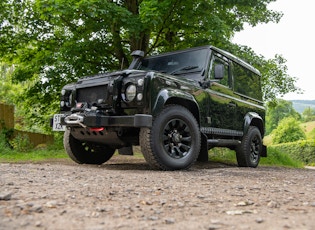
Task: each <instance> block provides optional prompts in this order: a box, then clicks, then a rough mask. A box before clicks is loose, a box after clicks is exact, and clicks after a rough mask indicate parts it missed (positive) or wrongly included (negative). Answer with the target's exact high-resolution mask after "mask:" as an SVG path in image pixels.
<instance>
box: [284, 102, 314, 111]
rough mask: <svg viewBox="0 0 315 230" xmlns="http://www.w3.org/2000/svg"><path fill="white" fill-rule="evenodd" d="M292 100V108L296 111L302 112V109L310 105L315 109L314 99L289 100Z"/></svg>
mask: <svg viewBox="0 0 315 230" xmlns="http://www.w3.org/2000/svg"><path fill="white" fill-rule="evenodd" d="M290 101H291V102H292V106H293V108H294V109H295V110H296V111H297V112H298V113H303V111H304V110H305V109H306V108H308V107H310V108H312V109H315V100H290Z"/></svg>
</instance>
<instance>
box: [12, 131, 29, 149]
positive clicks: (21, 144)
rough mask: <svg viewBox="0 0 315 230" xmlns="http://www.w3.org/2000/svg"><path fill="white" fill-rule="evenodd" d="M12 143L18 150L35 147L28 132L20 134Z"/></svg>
mask: <svg viewBox="0 0 315 230" xmlns="http://www.w3.org/2000/svg"><path fill="white" fill-rule="evenodd" d="M10 143H11V145H12V147H13V149H14V150H16V151H18V152H28V151H30V150H32V149H33V146H32V144H31V142H30V139H29V137H28V136H27V135H26V134H18V135H17V136H16V137H15V138H14V139H13V140H12V141H11V142H10Z"/></svg>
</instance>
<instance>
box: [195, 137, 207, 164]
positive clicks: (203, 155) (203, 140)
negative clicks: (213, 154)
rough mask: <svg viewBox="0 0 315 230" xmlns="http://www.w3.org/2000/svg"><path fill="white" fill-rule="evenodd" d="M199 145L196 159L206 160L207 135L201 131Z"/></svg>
mask: <svg viewBox="0 0 315 230" xmlns="http://www.w3.org/2000/svg"><path fill="white" fill-rule="evenodd" d="M200 136H201V147H200V152H199V156H198V158H197V161H200V162H208V143H207V136H206V135H205V134H203V133H201V135H200Z"/></svg>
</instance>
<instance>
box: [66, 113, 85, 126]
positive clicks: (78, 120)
mask: <svg viewBox="0 0 315 230" xmlns="http://www.w3.org/2000/svg"><path fill="white" fill-rule="evenodd" d="M83 121H84V117H83V116H81V115H78V114H71V115H69V116H67V117H65V123H66V124H68V125H80V126H82V127H83V128H86V125H84V124H83Z"/></svg>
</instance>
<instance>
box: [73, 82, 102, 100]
mask: <svg viewBox="0 0 315 230" xmlns="http://www.w3.org/2000/svg"><path fill="white" fill-rule="evenodd" d="M98 99H103V100H106V99H107V85H100V86H93V87H88V88H81V89H77V101H78V102H87V103H88V104H93V103H97V101H98Z"/></svg>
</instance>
